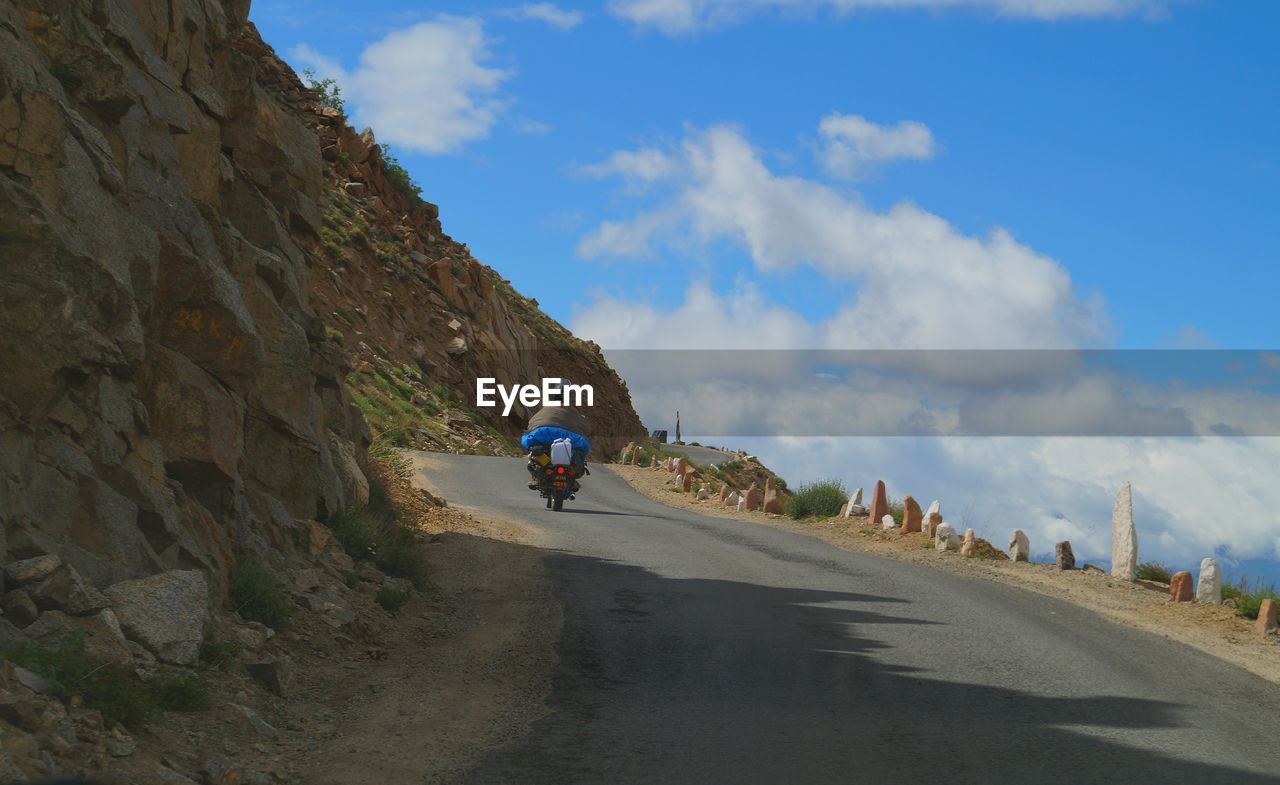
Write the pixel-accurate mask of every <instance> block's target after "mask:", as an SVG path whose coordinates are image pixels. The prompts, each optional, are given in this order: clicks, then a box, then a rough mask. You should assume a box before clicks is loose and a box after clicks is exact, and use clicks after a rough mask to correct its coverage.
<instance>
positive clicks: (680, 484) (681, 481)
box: [676, 474, 684, 488]
mask: <svg viewBox="0 0 1280 785" xmlns="http://www.w3.org/2000/svg"><path fill="white" fill-rule="evenodd" d="M683 486H684V476H683V475H680V474H677V475H676V487H677V488H680V487H683Z"/></svg>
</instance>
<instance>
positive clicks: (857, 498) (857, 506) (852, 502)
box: [844, 488, 867, 518]
mask: <svg viewBox="0 0 1280 785" xmlns="http://www.w3.org/2000/svg"><path fill="white" fill-rule="evenodd" d="M866 514H867V508H866V507H863V506H862V489H861V488H859V489H857V490H856V491H854V492H853V495H852V496H850V497H849V503H848V504H846V505H845V506H844V517H846V518H852V517H853V516H855V515H866Z"/></svg>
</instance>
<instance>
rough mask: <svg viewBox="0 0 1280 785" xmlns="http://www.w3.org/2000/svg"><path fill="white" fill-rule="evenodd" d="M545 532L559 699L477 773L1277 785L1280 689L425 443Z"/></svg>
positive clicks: (1094, 619)
mask: <svg viewBox="0 0 1280 785" xmlns="http://www.w3.org/2000/svg"><path fill="white" fill-rule="evenodd" d="M424 457H425V458H426V469H425V472H426V474H425V476H426V477H427V479H428V482H430V484H431V485H433V486H434V487H436V488H437V489H439V490H440V491H442V492H443V493H444V495H445V496H446V498H448V499H449V500H450V503H451V504H454V505H455V506H462V507H470V508H474V509H477V510H479V511H481V512H488V513H492V514H496V515H500V516H503V517H506V518H510V519H514V520H519V521H524V522H527V523H529V524H531V525H532V526H533V527H535V530H536V531H537V532H538V534H537V545H538V547H539V548H540V549H542V552H543V558H544V560H545V563H546V564H547V566H548V568H549V570H550V573H551V575H552V577H553V580H554V582H555V585H556V593H557V596H558V598H559V599H560V601H562V602H563V603H564V606H565V608H564V611H565V625H564V628H563V632H562V635H561V639H560V641H559V644H558V654H559V658H560V661H559V664H558V666H557V671H556V673H555V675H554V678H553V687H552V691H551V694H550V695H549V696H548V698H547V703H548V706H549V708H550V713H549V714H548V715H547V716H545V717H543V718H542V719H540V720H538V721H537V722H536V723H535V724H534V725H533V727H532V730H531V732H530V733H529V734H528V735H526V736H524V737H522V738H516V739H511V740H509V741H508V742H507V743H506V744H505V745H504V746H501V747H497V748H495V749H492V750H490V751H489V752H488V753H487V754H486V755H485V756H483V757H482V758H481V759H480V760H478V761H477V762H476V765H475V766H474V767H473V768H472V769H471V770H470V771H469V772H468V774H467V775H466V776H465V777H464V778H463V780H462V781H464V782H469V783H568V782H592V783H594V782H599V783H665V782H672V783H804V784H808V783H828V782H830V783H871V784H875V785H880V784H883V785H909V784H913V783H939V784H958V783H983V784H984V785H992V784H1003V783H1008V784H1009V785H1034V784H1035V783H1062V784H1063V785H1068V784H1069V785H1081V783H1086V784H1088V785H1098V784H1100V783H1116V784H1117V785H1135V783H1155V782H1163V783H1178V785H1194V784H1196V783H1206V784H1208V783H1213V784H1215V785H1255V784H1259V783H1280V741H1278V737H1277V730H1278V729H1280V689H1278V688H1276V687H1275V686H1273V685H1271V684H1269V683H1268V682H1265V681H1263V680H1261V679H1259V678H1257V677H1255V676H1253V675H1251V674H1249V673H1246V672H1244V671H1242V670H1239V669H1237V668H1233V667H1231V666H1229V665H1226V664H1224V663H1222V662H1219V661H1218V660H1215V659H1213V658H1211V657H1209V656H1207V655H1205V654H1202V653H1200V652H1198V651H1196V650H1193V649H1191V648H1189V647H1186V646H1183V645H1181V644H1177V643H1173V642H1170V641H1167V640H1165V639H1162V638H1160V637H1157V636H1153V635H1150V634H1146V633H1142V632H1139V631H1135V630H1131V629H1128V628H1124V627H1120V626H1118V625H1115V624H1113V623H1111V622H1108V621H1105V620H1103V619H1101V618H1100V617H1098V616H1096V615H1094V614H1092V613H1090V612H1089V611H1087V610H1085V609H1082V608H1079V607H1076V606H1073V605H1069V604H1067V603H1064V602H1060V601H1057V600H1054V599H1052V598H1049V597H1044V596H1041V595H1038V594H1033V593H1030V592H1024V591H1019V590H1017V589H1014V588H1011V587H1007V586H1003V585H999V584H994V583H989V582H983V581H978V580H972V579H967V578H963V577H959V576H955V575H951V574H947V573H943V572H939V571H933V570H930V569H928V568H926V567H921V566H917V565H912V564H906V563H902V562H897V561H889V560H885V559H881V558H877V557H873V556H868V555H864V554H857V553H849V552H846V551H841V550H839V549H836V548H833V547H831V546H829V545H827V544H825V543H823V542H820V541H818V540H816V539H811V538H807V537H802V536H797V535H793V534H789V533H786V532H781V531H777V530H775V529H771V528H766V527H757V526H753V525H751V524H746V523H741V522H734V521H730V520H725V519H718V518H707V517H702V516H699V515H696V514H691V513H688V512H684V511H681V510H675V509H672V508H669V507H666V506H663V505H661V504H658V503H656V502H653V501H651V500H649V499H647V498H645V497H643V496H641V495H640V494H638V493H636V492H635V491H633V490H632V489H631V488H630V487H629V486H628V485H627V484H626V483H625V482H624V481H623V480H622V479H621V478H619V477H617V476H616V475H614V474H612V473H611V472H609V471H607V470H605V469H602V468H598V469H597V470H596V471H595V473H594V474H592V475H591V476H590V477H588V478H587V479H586V480H585V481H584V483H583V486H584V493H582V494H580V495H579V497H578V500H577V501H574V502H567V503H566V505H565V510H564V512H561V513H554V512H551V511H550V510H546V509H544V508H543V506H542V503H541V501H540V500H539V499H538V497H537V496H536V494H534V493H533V492H531V491H529V490H527V489H526V488H525V487H524V483H525V478H526V474H525V472H524V467H523V461H522V460H520V459H509V458H485V457H477V456H455V455H434V454H432V455H426V456H424Z"/></svg>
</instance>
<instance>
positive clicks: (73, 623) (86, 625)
mask: <svg viewBox="0 0 1280 785" xmlns="http://www.w3.org/2000/svg"><path fill="white" fill-rule="evenodd" d="M77 632H79V633H82V634H83V635H84V651H85V654H87V655H88V656H89V657H90V658H91V659H101V660H103V661H105V662H109V663H111V664H112V665H119V666H121V667H124V668H129V667H131V666H132V665H133V654H132V653H131V652H130V651H129V645H128V643H127V642H126V641H125V637H124V632H123V631H122V630H121V629H120V623H119V621H117V619H116V616H115V614H114V613H113V612H112V611H111V609H110V608H104V609H103V610H101V611H99V612H98V613H97V614H96V615H93V616H70V615H68V614H66V613H63V612H62V611H56V610H54V611H45V612H44V613H42V614H40V618H38V619H36V620H35V621H34V622H33V623H32V624H30V625H29V626H28V627H27V628H26V629H25V630H23V633H24V634H25V635H27V637H29V638H31V640H33V641H36V642H37V643H39V644H40V645H42V646H44V647H46V648H50V649H56V648H58V647H59V646H61V645H62V644H64V643H65V642H66V641H67V639H68V638H70V637H71V636H72V635H73V634H75V633H77Z"/></svg>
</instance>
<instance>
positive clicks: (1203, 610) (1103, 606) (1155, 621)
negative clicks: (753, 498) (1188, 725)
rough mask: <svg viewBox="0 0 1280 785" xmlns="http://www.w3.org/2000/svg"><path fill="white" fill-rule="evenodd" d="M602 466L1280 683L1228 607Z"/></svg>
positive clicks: (1247, 625)
mask: <svg viewBox="0 0 1280 785" xmlns="http://www.w3.org/2000/svg"><path fill="white" fill-rule="evenodd" d="M605 468H606V469H607V470H609V471H612V472H614V473H615V474H617V475H618V476H620V477H622V478H623V479H624V480H626V481H627V482H628V483H629V484H630V485H631V486H632V487H633V488H635V489H636V490H637V491H639V492H640V493H643V494H644V495H646V496H648V497H649V498H651V499H654V500H655V501H658V502H661V503H663V504H666V505H668V506H670V507H675V508H678V509H685V510H693V511H696V512H698V513H699V514H702V515H708V516H712V517H717V518H725V519H729V520H733V521H740V522H743V523H750V524H755V525H758V526H769V527H772V528H774V529H782V530H784V531H789V532H794V533H796V534H803V535H806V536H810V537H817V538H819V539H822V540H825V541H826V542H828V543H831V544H832V545H835V546H836V547H838V548H843V549H845V550H849V551H857V552H860V553H871V554H875V555H877V556H884V557H886V558H891V559H899V560H902V561H909V562H914V563H916V564H923V565H927V566H929V567H933V568H935V569H941V570H947V571H950V572H952V573H956V574H960V575H966V576H969V577H972V578H978V579H981V580H990V581H997V582H999V583H1004V584H1007V585H1010V586H1016V587H1018V588H1021V589H1028V590H1030V591H1035V592H1039V593H1040V594H1045V595H1048V596H1050V597H1057V598H1058V599H1061V600H1066V601H1067V602H1071V603H1075V604H1076V605H1080V606H1082V607H1085V608H1088V609H1090V610H1092V611H1094V612H1096V613H1098V614H1100V615H1102V616H1104V617H1106V618H1108V619H1111V620H1112V621H1115V622H1119V623H1121V624H1125V625H1128V626H1130V627H1135V628H1138V629H1141V630H1146V631H1148V632H1153V633H1155V634H1157V635H1163V636H1165V637H1167V638H1170V639H1173V640H1176V641H1180V642H1182V643H1185V644H1187V645H1189V646H1193V647H1195V648H1197V649H1199V650H1201V651H1203V652H1205V653H1207V654H1210V655H1212V656H1214V657H1217V658H1219V659H1222V660H1225V661H1226V662H1229V663H1231V664H1233V665H1236V666H1239V667H1241V668H1244V669H1245V670H1248V671H1250V672H1251V673H1254V674H1256V675H1258V676H1261V677H1262V678H1264V679H1266V680H1268V681H1270V682H1272V683H1274V684H1280V645H1277V638H1276V637H1275V636H1271V637H1268V638H1262V637H1260V636H1258V635H1257V634H1256V633H1255V632H1254V630H1253V622H1252V621H1250V620H1248V619H1243V618H1241V617H1239V616H1237V615H1236V614H1235V612H1234V611H1233V610H1232V609H1230V608H1222V607H1216V606H1212V605H1201V604H1199V603H1172V602H1170V601H1169V596H1168V593H1167V591H1165V590H1164V589H1162V588H1161V587H1158V586H1149V585H1146V584H1143V583H1130V582H1127V581H1120V580H1116V579H1114V578H1112V577H1111V576H1109V575H1106V574H1104V573H1101V572H1094V571H1083V570H1073V571H1070V572H1063V571H1061V570H1059V569H1057V567H1056V566H1054V565H1051V564H1029V563H1026V562H1009V561H994V560H990V559H974V558H965V557H962V556H960V555H959V554H956V553H940V552H938V551H935V550H933V549H932V548H931V547H926V544H927V542H928V538H927V537H925V536H924V535H920V534H900V533H895V532H886V531H883V530H881V529H879V528H877V527H872V526H871V525H870V524H869V522H868V520H867V518H865V517H862V518H850V519H831V520H828V521H821V522H803V523H802V522H799V521H793V520H791V519H790V518H784V517H781V516H778V515H765V514H763V513H759V512H738V511H736V510H731V509H728V508H725V507H721V506H720V504H719V502H718V501H717V499H716V498H715V497H714V496H713V497H712V498H711V499H708V500H706V501H698V500H697V499H696V498H695V495H694V494H692V493H688V494H686V493H679V492H676V491H675V490H674V489H675V484H674V481H673V479H672V476H671V475H670V474H669V473H667V472H665V471H655V470H653V469H642V468H639V467H636V466H620V465H610V466H608V467H605Z"/></svg>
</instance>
